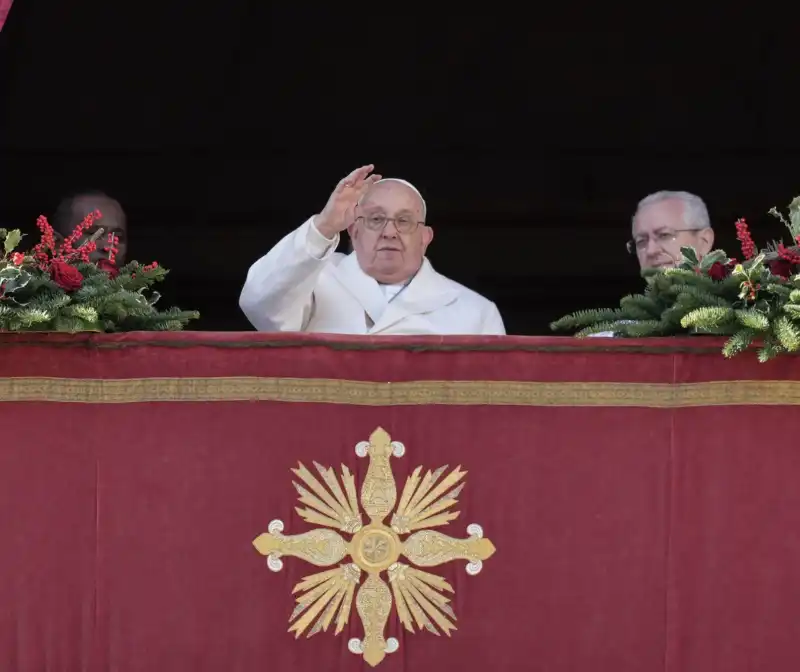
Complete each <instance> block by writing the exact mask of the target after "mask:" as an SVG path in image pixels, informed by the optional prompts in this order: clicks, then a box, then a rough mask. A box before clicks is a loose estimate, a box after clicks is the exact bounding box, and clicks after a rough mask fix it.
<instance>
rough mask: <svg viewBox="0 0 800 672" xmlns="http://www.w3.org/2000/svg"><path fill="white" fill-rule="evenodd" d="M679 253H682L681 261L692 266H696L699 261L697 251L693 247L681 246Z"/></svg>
mask: <svg viewBox="0 0 800 672" xmlns="http://www.w3.org/2000/svg"><path fill="white" fill-rule="evenodd" d="M681 254H682V255H683V261H684V262H687V263H689V264H691V265H692V266H697V265H698V264H699V263H700V261H699V260H698V258H697V252H696V251H695V249H694V248H693V247H682V248H681Z"/></svg>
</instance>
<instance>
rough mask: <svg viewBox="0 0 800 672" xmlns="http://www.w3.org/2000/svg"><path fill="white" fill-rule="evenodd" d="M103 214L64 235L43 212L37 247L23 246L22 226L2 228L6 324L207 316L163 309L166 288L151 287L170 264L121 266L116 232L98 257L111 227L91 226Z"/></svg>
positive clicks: (47, 327)
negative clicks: (99, 243)
mask: <svg viewBox="0 0 800 672" xmlns="http://www.w3.org/2000/svg"><path fill="white" fill-rule="evenodd" d="M101 217H102V215H101V214H100V213H99V212H94V213H92V214H90V215H88V216H87V217H86V219H84V220H83V222H81V223H80V224H79V225H78V226H77V227H76V228H75V231H73V233H72V234H71V235H70V236H69V237H67V238H66V239H64V240H62V241H57V240H56V235H55V232H54V231H53V229H52V227H51V226H50V224H49V223H48V222H47V219H46V218H45V217H39V219H38V221H37V226H38V228H39V230H40V232H41V239H40V242H39V243H38V244H37V245H36V246H34V248H33V250H32V251H31V252H29V253H23V252H18V251H16V249H17V247H18V246H19V244H20V242H21V240H22V237H23V236H22V234H21V233H20V231H19V230H14V231H7V230H5V229H0V243H2V248H0V331H60V332H69V333H75V332H79V331H97V332H119V331H181V330H182V329H183V328H184V327H185V326H186V325H187V324H188V322H189V321H190V320H195V319H197V318H198V317H199V316H200V315H199V313H197V312H195V311H183V310H180V309H179V308H169V309H167V310H164V311H160V310H158V309H157V308H156V307H155V304H156V302H157V301H158V299H159V294H158V292H154V291H151V287H152V286H153V285H154V284H155V283H157V282H161V281H163V280H164V278H165V276H166V275H167V273H168V271H167V270H166V269H165V268H162V267H161V266H159V265H158V264H157V263H155V262H154V263H152V264H148V265H144V266H143V265H141V264H139V263H138V262H136V261H133V262H131V263H129V264H126V265H125V266H123V267H122V268H117V267H116V265H115V263H114V262H115V255H116V252H117V247H116V245H117V242H118V240H117V238H116V236H115V235H114V234H109V236H108V238H107V242H108V244H107V245H106V246H105V247H104V248H103V249H104V250H105V251H106V252H107V253H108V254H107V258H104V259H102V260H100V261H99V262H97V263H93V262H91V261H90V255H91V254H92V253H93V252H95V251H96V250H97V240H98V239H99V238H100V237H101V236H102V234H103V230H102V229H99V230H98V231H97V232H96V233H95V234H94V235H92V236H91V237H88V239H87V235H86V231H87V230H88V229H89V228H91V227H92V225H93V224H94V222H95V220H97V219H100V218H101Z"/></svg>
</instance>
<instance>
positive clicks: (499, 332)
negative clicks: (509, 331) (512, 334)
mask: <svg viewBox="0 0 800 672" xmlns="http://www.w3.org/2000/svg"><path fill="white" fill-rule="evenodd" d="M481 334H482V335H484V336H505V335H506V327H505V325H504V324H503V318H502V316H501V315H500V311H499V310H498V309H497V306H496V305H495V304H494V303H493V304H492V306H491V308H490V309H489V314H488V315H487V316H486V318H485V319H484V321H483V328H482V330H481Z"/></svg>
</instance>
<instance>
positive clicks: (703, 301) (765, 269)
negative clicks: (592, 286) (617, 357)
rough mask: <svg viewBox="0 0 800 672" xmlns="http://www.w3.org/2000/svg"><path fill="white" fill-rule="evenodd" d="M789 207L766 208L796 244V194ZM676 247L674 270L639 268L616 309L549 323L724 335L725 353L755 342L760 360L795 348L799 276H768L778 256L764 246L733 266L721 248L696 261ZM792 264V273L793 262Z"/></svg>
mask: <svg viewBox="0 0 800 672" xmlns="http://www.w3.org/2000/svg"><path fill="white" fill-rule="evenodd" d="M789 210H790V216H789V219H786V218H785V217H783V216H782V215H780V214H779V213H777V211H776V210H775V209H774V208H773V210H772V211H770V212H771V214H773V215H775V216H777V217H779V218H780V219H781V221H783V222H784V224H786V226H787V228H788V229H789V231H790V233H791V234H792V237H793V238H795V239H797V240H798V242H800V239H798V238H797V236H800V198H796V199H795V200H794V201H792V204H791V205H790V207H789ZM792 249H794V250H795V251H797V248H792ZM681 252H682V255H683V256H682V259H681V261H680V263H679V264H678V265H677V266H676V267H675V268H671V269H658V270H648V271H645V272H643V274H642V275H643V277H644V279H645V282H646V285H647V286H646V289H645V291H644V293H642V294H637V295H634V296H626V297H625V298H623V299H622V300H621V301H620V304H619V308H614V309H602V310H582V311H579V312H576V313H573V314H571V315H567V316H565V317H562V318H561V319H559V320H557V321H555V322H553V323H552V324H551V325H550V326H551V328H552V329H553V330H554V331H570V332H575V335H576V336H577V337H579V338H583V337H586V336H591V335H593V334H597V333H601V332H610V333H612V334H613V335H614V336H618V337H627V338H647V337H653V336H677V335H681V334H709V335H716V336H727V337H728V339H727V342H726V343H725V345H724V347H723V349H722V354H723V355H724V356H725V357H734V356H736V355H738V354H739V353H741V352H744V351H745V350H747V349H748V348H749V347H751V346H755V347H757V348H758V359H759V361H762V362H766V361H768V360H770V359H772V358H774V357H776V356H778V355H779V354H781V353H786V352H797V351H800V274H796V275H793V276H791V277H789V278H785V277H782V276H781V275H776V274H773V272H772V270H771V265H770V264H771V261H774V260H775V259H777V255H776V254H774V253H768V252H762V253H760V254H757V255H756V256H755V257H753V258H752V259H749V260H747V261H745V262H743V263H739V264H737V263H735V262H734V261H732V260H731V259H729V258H728V255H727V254H726V253H725V252H724V251H722V250H714V251H712V252H710V253H709V254H707V255H706V256H705V257H703V258H702V259H699V258H698V255H697V253H696V251H695V250H694V249H691V248H683V249H682V250H681ZM792 265H793V268H795V271H794V272H795V273H797V270H796V268H797V263H796V262H792Z"/></svg>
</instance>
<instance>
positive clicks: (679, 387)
mask: <svg viewBox="0 0 800 672" xmlns="http://www.w3.org/2000/svg"><path fill="white" fill-rule="evenodd" d="M213 401H280V402H292V403H316V404H345V405H355V406H416V405H424V404H439V405H444V406H476V405H480V406H546V407H554V406H566V407H583V406H587V407H640V408H642V407H644V408H687V407H697V406H775V405H784V406H798V405H800V381H795V380H789V381H786V380H784V381H757V380H738V381H724V382H722V381H714V382H704V383H686V384H674V385H673V384H652V383H543V382H509V381H479V380H474V381H473V380H470V381H427V380H426V381H411V382H402V383H380V382H365V381H355V380H329V379H315V378H255V377H240V378H133V379H83V378H0V402H57V403H79V404H136V403H145V402H213Z"/></svg>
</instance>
